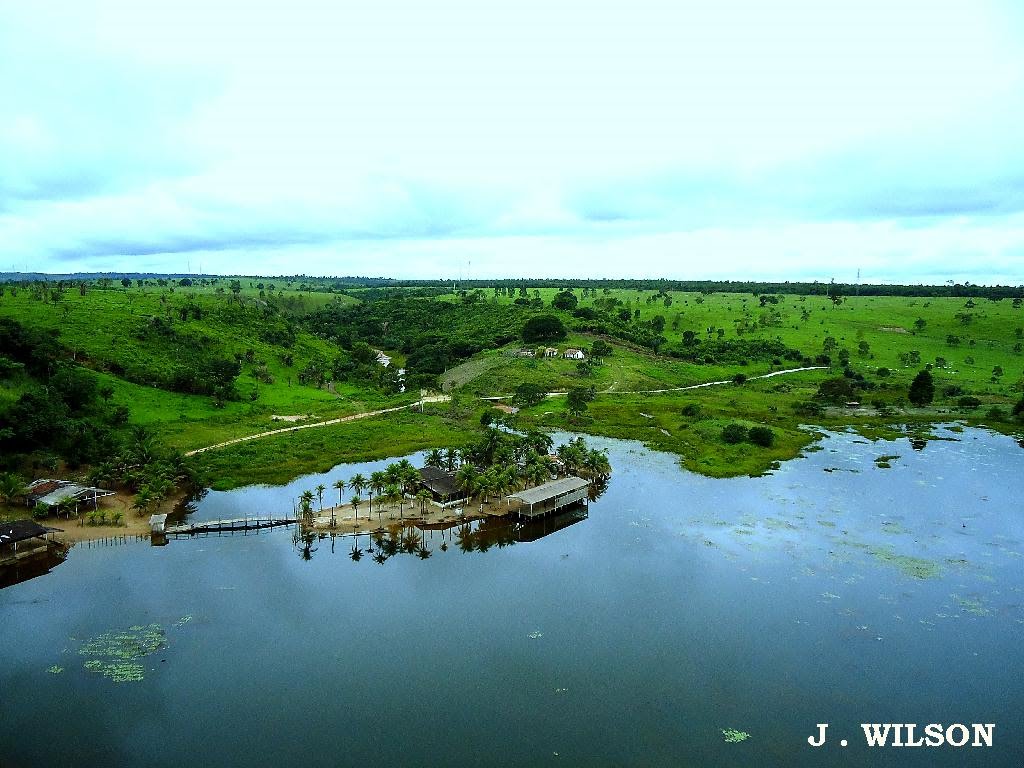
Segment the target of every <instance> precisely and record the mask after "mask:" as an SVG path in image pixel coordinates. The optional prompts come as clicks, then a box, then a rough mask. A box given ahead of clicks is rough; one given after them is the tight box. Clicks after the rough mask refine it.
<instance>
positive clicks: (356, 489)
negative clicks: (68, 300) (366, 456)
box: [348, 472, 369, 495]
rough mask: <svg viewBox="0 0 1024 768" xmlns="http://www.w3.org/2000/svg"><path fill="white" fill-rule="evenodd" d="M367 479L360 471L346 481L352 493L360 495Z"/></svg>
mask: <svg viewBox="0 0 1024 768" xmlns="http://www.w3.org/2000/svg"><path fill="white" fill-rule="evenodd" d="M368 482H369V481H368V480H367V479H366V478H365V477H363V475H362V474H361V473H358V472H357V473H356V474H354V475H353V476H352V479H351V480H349V481H348V487H349V488H351V489H352V493H358V494H360V495H362V493H363V489H365V488H366V486H367V484H368Z"/></svg>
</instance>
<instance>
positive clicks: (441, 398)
mask: <svg viewBox="0 0 1024 768" xmlns="http://www.w3.org/2000/svg"><path fill="white" fill-rule="evenodd" d="M824 368H827V366H824V365H812V366H807V367H805V368H788V369H786V370H784V371H772V372H771V373H763V374H761V375H760V376H751V377H750V378H749V379H748V381H752V380H754V379H770V378H772V377H773V376H783V375H785V374H787V373H799V372H800V371H819V370H822V369H824ZM731 383H732V379H723V380H722V381H707V382H705V383H703V384H690V385H689V386H686V387H671V388H669V389H633V390H620V389H614V385H613V388H612V389H607V390H604V391H602V392H600V393H599V394H602V395H608V394H616V395H654V394H658V393H662V392H683V391H686V390H688V389H702V388H704V387H714V386H717V385H720V384H731ZM566 394H568V393H567V392H548V393H547V396H548V397H562V396H565V395H566ZM509 397H511V395H495V396H493V397H484V398H481V399H482V400H504V399H507V398H509ZM448 400H451V397H450V396H449V395H432V396H430V397H424V398H421V399H420V400H417V401H416V402H415V403H410V404H409V405H399V406H396V407H394V408H382V409H381V410H379V411H365V412H363V413H354V414H352V415H351V416H341V417H340V418H337V419H328V420H327V421H316V422H313V423H312V424H297V425H296V426H294V427H281V428H280V429H271V430H268V431H266V432H258V433H256V434H255V435H246V436H245V437H236V438H235V439H234V440H225V441H224V442H223V443H216V444H215V445H207V446H206V447H204V448H196V449H195V450H191V451H186V452H185V455H186V456H195V455H196V454H197V453H204V452H206V451H212V450H215V449H217V448H225V447H227V446H229V445H236V444H237V443H244V442H246V441H248V440H257V439H259V438H261V437H269V436H270V435H280V434H284V433H285V432H297V431H299V430H300V429H313V428H315V427H330V426H332V425H334V424H344V423H345V422H347V421H356V420H358V419H368V418H370V417H371V416H380V415H382V414H385V413H394V412H395V411H404V410H405V409H406V408H415V407H416V406H418V405H423V404H424V403H443V402H447V401H448Z"/></svg>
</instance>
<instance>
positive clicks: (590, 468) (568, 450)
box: [555, 437, 612, 479]
mask: <svg viewBox="0 0 1024 768" xmlns="http://www.w3.org/2000/svg"><path fill="white" fill-rule="evenodd" d="M555 454H556V455H557V456H558V460H559V461H561V462H562V466H564V467H565V471H566V472H568V473H570V474H573V475H581V476H583V477H587V478H591V479H593V478H600V477H607V476H608V475H610V474H611V472H612V465H611V464H610V463H609V461H608V454H606V453H605V452H604V451H599V450H597V449H596V448H587V444H586V442H585V441H584V440H583V438H582V437H577V438H575V439H574V440H570V441H569V442H568V443H565V444H564V445H560V446H558V448H557V450H556V451H555Z"/></svg>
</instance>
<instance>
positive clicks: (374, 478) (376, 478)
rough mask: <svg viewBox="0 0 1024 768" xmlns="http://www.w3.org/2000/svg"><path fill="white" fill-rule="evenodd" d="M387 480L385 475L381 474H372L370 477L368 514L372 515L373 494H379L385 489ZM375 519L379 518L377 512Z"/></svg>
mask: <svg viewBox="0 0 1024 768" xmlns="http://www.w3.org/2000/svg"><path fill="white" fill-rule="evenodd" d="M387 484H388V479H387V475H385V474H384V473H383V472H374V473H372V474H371V475H370V513H371V514H372V513H373V494H374V493H376V494H378V495H379V494H380V493H382V492H383V491H384V489H385V488H386V487H387ZM377 517H378V518H379V517H380V513H379V511H378V514H377Z"/></svg>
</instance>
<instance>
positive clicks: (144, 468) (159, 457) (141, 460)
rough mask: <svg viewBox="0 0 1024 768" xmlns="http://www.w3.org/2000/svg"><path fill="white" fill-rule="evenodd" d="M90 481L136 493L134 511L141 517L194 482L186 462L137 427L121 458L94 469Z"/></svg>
mask: <svg viewBox="0 0 1024 768" xmlns="http://www.w3.org/2000/svg"><path fill="white" fill-rule="evenodd" d="M87 478H88V482H89V483H90V484H91V485H95V486H98V487H100V488H111V487H116V486H121V487H124V488H127V489H129V490H131V491H134V492H135V501H134V502H133V503H132V509H135V510H136V511H137V512H138V513H139V514H140V515H145V514H149V513H150V512H152V511H153V510H154V509H156V508H157V507H159V506H160V503H161V502H162V501H163V500H164V499H166V498H167V497H168V496H170V495H171V494H172V493H173V492H174V490H175V488H177V487H178V485H179V484H181V483H187V482H190V481H191V480H192V479H193V478H192V470H191V469H190V468H189V467H188V465H187V464H186V462H185V458H184V457H183V456H182V455H181V454H180V453H176V452H174V451H169V450H167V449H165V448H163V447H162V446H161V445H160V444H159V443H158V442H157V440H156V438H155V437H154V436H153V435H152V434H151V433H150V432H149V431H148V430H147V429H146V428H145V427H134V428H133V429H132V432H131V436H130V437H129V438H128V439H127V440H126V441H125V442H124V444H123V445H122V446H121V450H120V451H119V452H118V453H117V455H115V456H113V457H111V458H110V459H108V460H107V461H104V462H101V463H99V464H97V465H95V466H94V467H92V469H90V470H89V474H88V476H87Z"/></svg>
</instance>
